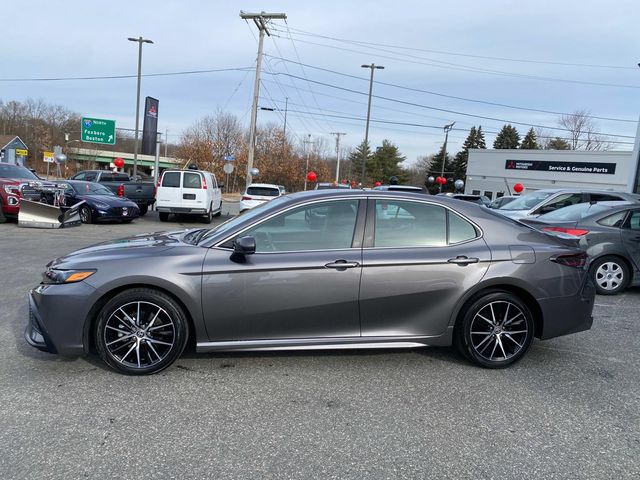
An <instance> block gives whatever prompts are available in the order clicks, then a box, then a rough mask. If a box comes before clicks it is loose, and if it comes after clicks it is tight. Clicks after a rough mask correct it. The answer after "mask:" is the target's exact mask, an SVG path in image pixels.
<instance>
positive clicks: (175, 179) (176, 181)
mask: <svg viewBox="0 0 640 480" xmlns="http://www.w3.org/2000/svg"><path fill="white" fill-rule="evenodd" d="M162 186H163V187H170V188H178V187H180V172H165V174H164V175H163V176H162Z"/></svg>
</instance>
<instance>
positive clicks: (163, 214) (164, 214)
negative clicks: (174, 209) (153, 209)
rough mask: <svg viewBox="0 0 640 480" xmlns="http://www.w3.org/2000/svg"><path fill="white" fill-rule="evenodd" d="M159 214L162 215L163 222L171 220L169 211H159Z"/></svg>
mask: <svg viewBox="0 0 640 480" xmlns="http://www.w3.org/2000/svg"><path fill="white" fill-rule="evenodd" d="M158 216H159V217H160V221H161V222H167V221H169V214H168V213H167V212H159V213H158Z"/></svg>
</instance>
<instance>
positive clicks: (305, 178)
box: [304, 133, 313, 191]
mask: <svg viewBox="0 0 640 480" xmlns="http://www.w3.org/2000/svg"><path fill="white" fill-rule="evenodd" d="M307 138H308V140H305V141H304V144H305V149H306V150H307V166H306V167H305V170H304V189H305V191H306V190H307V173H309V156H310V155H311V148H309V147H307V145H308V144H311V143H313V142H312V141H311V134H310V133H309V134H308V135H307Z"/></svg>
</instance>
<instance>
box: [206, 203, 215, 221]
mask: <svg viewBox="0 0 640 480" xmlns="http://www.w3.org/2000/svg"><path fill="white" fill-rule="evenodd" d="M212 210H213V203H212V204H211V205H209V211H208V212H207V214H206V215H205V216H204V223H211V221H212V220H213V211H212Z"/></svg>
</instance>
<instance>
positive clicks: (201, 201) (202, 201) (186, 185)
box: [181, 171, 211, 211]
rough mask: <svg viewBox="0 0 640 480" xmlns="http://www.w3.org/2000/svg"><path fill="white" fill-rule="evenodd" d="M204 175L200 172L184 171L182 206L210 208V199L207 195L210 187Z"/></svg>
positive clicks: (200, 208) (198, 208)
mask: <svg viewBox="0 0 640 480" xmlns="http://www.w3.org/2000/svg"><path fill="white" fill-rule="evenodd" d="M209 188H211V185H207V182H206V180H205V179H204V175H203V174H202V173H200V172H192V171H185V172H182V200H181V202H182V204H181V206H182V208H188V209H197V210H206V211H208V210H209V203H210V200H209V198H208V196H207V191H208V189H209Z"/></svg>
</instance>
